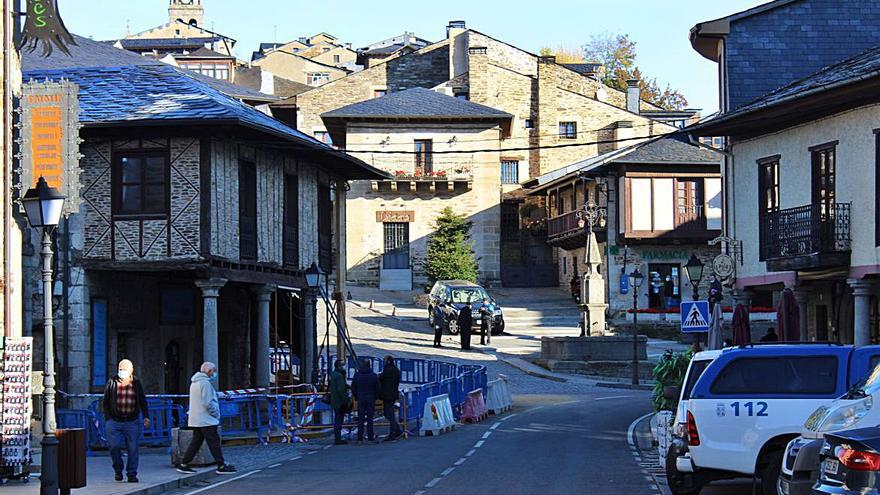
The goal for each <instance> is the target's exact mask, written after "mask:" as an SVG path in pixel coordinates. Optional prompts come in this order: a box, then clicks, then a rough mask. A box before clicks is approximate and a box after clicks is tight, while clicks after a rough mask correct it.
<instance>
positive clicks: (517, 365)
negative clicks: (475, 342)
mask: <svg viewBox="0 0 880 495" xmlns="http://www.w3.org/2000/svg"><path fill="white" fill-rule="evenodd" d="M479 351H480V352H482V353H483V354H494V356H495V357H497V358H498V360H499V361H501V362H503V363H505V364H508V365H510V366H513V367H514V368H516V369H518V370H520V371H522V372H523V373H525V374H527V375H529V376H534V377H536V378H543V379H545V380H551V381H554V382H559V383H566V382H568V379H567V378H563V377H561V376H555V375H551V374H549V373H543V372H541V371H535V370H534V369H532V368H531V367H530V366H523V365H522V364H521V363H519V362H517V360H515V359H509V358H505V357H503V356H502V355H501V354H498V353H490V352H488V351H484V350H482V349H479Z"/></svg>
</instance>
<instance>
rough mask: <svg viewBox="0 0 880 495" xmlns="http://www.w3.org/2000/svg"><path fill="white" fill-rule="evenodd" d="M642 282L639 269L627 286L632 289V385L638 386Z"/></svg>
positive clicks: (634, 272) (635, 271)
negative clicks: (640, 292) (640, 291)
mask: <svg viewBox="0 0 880 495" xmlns="http://www.w3.org/2000/svg"><path fill="white" fill-rule="evenodd" d="M644 281H645V276H644V275H642V272H640V271H639V267H636V269H635V270H633V271H632V273H630V274H629V285H630V286H631V287H632V289H633V366H632V368H633V375H632V384H633V385H638V384H639V289H640V288H641V287H642V282H644Z"/></svg>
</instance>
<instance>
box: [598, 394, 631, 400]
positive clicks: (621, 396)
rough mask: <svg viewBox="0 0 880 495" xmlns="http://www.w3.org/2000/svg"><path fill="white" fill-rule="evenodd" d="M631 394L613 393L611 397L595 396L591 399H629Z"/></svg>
mask: <svg viewBox="0 0 880 495" xmlns="http://www.w3.org/2000/svg"><path fill="white" fill-rule="evenodd" d="M631 397H632V395H614V396H611V397H597V398H595V399H593V400H611V399H629V398H631Z"/></svg>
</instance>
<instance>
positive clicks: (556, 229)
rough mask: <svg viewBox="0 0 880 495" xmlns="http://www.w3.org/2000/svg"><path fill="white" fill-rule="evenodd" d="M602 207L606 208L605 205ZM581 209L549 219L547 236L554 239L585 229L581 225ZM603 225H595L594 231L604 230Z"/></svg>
mask: <svg viewBox="0 0 880 495" xmlns="http://www.w3.org/2000/svg"><path fill="white" fill-rule="evenodd" d="M602 209H603V210H604V207H603V208H602ZM580 211H581V210H580V209H578V210H574V211H570V212H568V213H563V214H562V215H559V216H555V217H553V218H549V219H547V238H548V239H553V238H554V237H559V236H563V235H566V234H569V233H571V232H575V231H578V230H585V228H584V227H581V226H580V225H579V220H580V218H578V213H579V212H580ZM603 225H604V224H601V225H596V226H595V227H593V231H594V232H598V231H600V230H601V231H604V229H605V227H604V226H603Z"/></svg>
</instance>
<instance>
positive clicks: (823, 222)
mask: <svg viewBox="0 0 880 495" xmlns="http://www.w3.org/2000/svg"><path fill="white" fill-rule="evenodd" d="M850 206H851V203H837V204H833V205H830V206H827V205H823V204H811V205H805V206H798V207H796V208H788V209H785V210H779V211H774V212H772V213H767V214H766V215H765V216H764V217H763V219H762V220H761V238H762V245H761V250H762V254H763V257H764V258H765V259H777V258H793V257H795V256H806V255H811V254H819V253H842V252H848V251H849V250H850Z"/></svg>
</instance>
